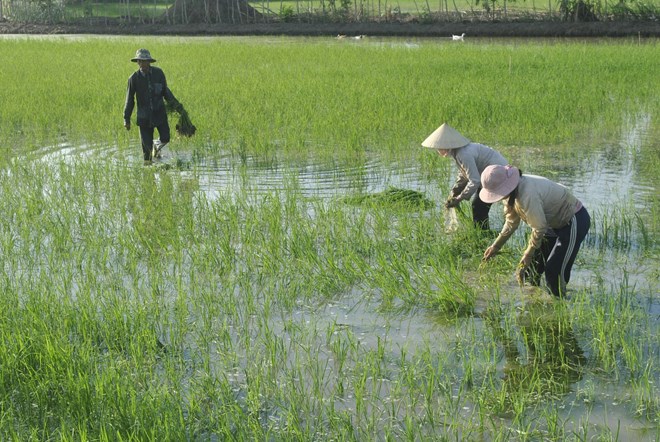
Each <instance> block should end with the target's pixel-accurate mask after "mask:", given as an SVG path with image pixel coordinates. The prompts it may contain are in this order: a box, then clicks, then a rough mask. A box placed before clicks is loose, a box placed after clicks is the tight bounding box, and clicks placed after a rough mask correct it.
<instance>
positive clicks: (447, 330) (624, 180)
mask: <svg viewBox="0 0 660 442" xmlns="http://www.w3.org/2000/svg"><path fill="white" fill-rule="evenodd" d="M623 124H624V130H623V131H622V134H623V135H622V137H621V139H620V140H619V142H618V143H615V144H612V143H611V142H610V143H604V142H600V140H595V141H594V146H598V148H593V149H590V150H589V152H591V153H590V154H589V156H588V157H584V156H583V157H581V159H580V162H579V164H578V165H577V167H575V164H573V165H572V166H571V167H565V168H562V167H558V168H555V169H553V164H552V160H551V158H550V156H548V157H546V158H545V160H542V161H541V162H540V164H541V166H540V167H541V168H542V169H543V170H546V171H550V172H552V176H551V177H550V178H552V179H553V180H555V181H558V182H561V183H563V184H566V185H567V186H568V187H570V188H571V189H572V190H573V192H574V193H575V195H576V196H578V197H579V198H580V199H581V201H582V202H583V203H584V204H585V206H586V207H587V208H588V209H589V210H590V211H591V212H592V213H595V214H598V213H600V214H606V213H608V210H609V208H612V207H617V206H621V205H624V206H626V207H627V206H629V207H631V210H633V209H640V210H641V209H643V208H644V207H647V205H648V204H649V203H648V202H649V200H651V199H652V198H654V197H657V181H653V180H652V179H650V178H644V177H642V176H640V174H638V173H637V172H636V170H637V169H636V166H637V161H638V156H639V154H640V152H641V151H642V150H643V149H657V148H658V145H657V141H655V140H652V139H651V137H650V135H649V126H650V124H651V122H650V118H648V117H647V116H645V115H643V114H641V115H638V116H634V117H631V118H630V119H627V120H626V121H625V122H624V123H623ZM653 143H656V144H653ZM140 153H141V152H140V147H139V145H138V144H137V143H135V144H133V145H131V146H130V147H129V148H122V149H120V148H118V147H116V146H70V145H60V146H52V147H48V148H44V149H41V150H39V151H36V152H33V153H32V154H31V156H33V158H34V160H35V161H48V162H57V161H76V162H78V161H86V160H90V161H99V158H100V159H102V161H107V162H110V163H114V164H116V165H117V167H125V166H126V165H127V164H128V165H129V166H130V167H141V163H142V159H141V155H140ZM429 154H431V153H429ZM149 167H152V168H153V170H154V172H155V175H156V176H158V175H159V174H165V173H168V174H180V175H181V176H182V177H184V178H190V179H194V181H195V182H196V183H198V188H199V192H200V194H201V195H202V196H203V197H204V198H207V199H210V200H215V199H218V198H219V197H220V196H231V195H234V194H237V193H241V192H246V191H247V192H248V193H250V194H257V195H259V194H271V193H273V192H277V191H283V193H285V192H284V191H285V190H288V189H291V188H292V186H293V188H295V189H297V191H299V192H300V194H301V195H303V196H304V197H307V198H311V199H315V200H318V201H328V202H331V201H333V200H335V199H336V198H338V197H341V196H344V195H351V194H355V193H356V192H361V193H375V192H380V191H383V190H385V189H387V188H389V187H398V188H403V189H413V190H418V191H420V192H423V193H424V194H426V195H427V196H428V197H429V198H430V199H432V200H434V201H436V202H441V201H443V200H444V193H443V192H446V189H447V188H448V186H449V185H450V184H451V182H452V181H453V178H454V177H453V176H452V175H453V173H454V172H453V170H452V173H451V174H449V175H448V176H447V178H446V182H437V181H435V182H433V181H432V180H431V181H429V179H428V177H426V176H423V174H422V172H421V169H422V168H420V166H419V165H418V164H415V163H414V162H412V161H410V160H391V159H384V158H381V157H379V156H378V155H377V154H375V153H371V154H368V155H366V156H365V157H364V159H363V161H362V162H360V163H356V162H336V161H333V162H320V161H319V162H315V161H314V160H307V161H305V162H288V163H287V162H286V161H283V160H278V159H269V160H264V159H263V158H257V157H243V158H239V157H237V156H235V155H231V154H229V153H227V154H226V155H220V156H214V157H213V158H212V159H205V158H193V156H192V155H191V154H189V153H187V152H173V151H165V152H164V157H163V158H162V159H161V160H159V161H158V162H156V164H154V165H153V166H149ZM528 169H529V167H528ZM527 172H529V173H535V172H536V171H535V170H527ZM536 173H538V172H536ZM491 219H492V222H493V224H494V225H496V226H497V225H501V222H502V215H501V210H500V209H499V207H498V206H497V205H495V206H494V208H493V210H491ZM519 230H521V231H524V230H525V228H524V227H523V228H521V229H519ZM597 230H598V225H597V223H595V225H592V232H591V233H590V234H593V235H598V232H597ZM518 236H519V240H521V239H520V238H522V236H523V233H522V232H518ZM637 241H639V238H636V237H633V238H632V244H630V245H629V247H627V248H626V249H624V250H619V251H615V252H614V253H612V254H611V255H609V258H606V259H611V262H607V261H606V262H604V263H601V264H602V265H605V266H607V269H602V268H594V267H593V266H591V265H589V264H588V261H589V252H588V250H586V248H585V250H584V251H583V252H581V258H582V261H583V262H582V263H577V264H576V266H575V269H574V275H573V279H572V281H571V287H570V288H571V289H572V290H581V289H588V288H589V287H590V285H592V284H595V283H596V282H595V281H596V280H598V281H599V283H600V284H604V286H605V287H610V288H614V289H615V290H616V288H618V287H620V286H621V285H622V284H626V285H628V286H633V287H635V288H637V289H638V292H639V299H638V301H639V304H640V306H641V307H642V308H644V309H645V310H646V311H647V313H648V315H649V318H650V320H651V321H653V322H654V323H655V324H656V327H658V326H660V325H659V324H660V297H658V256H657V254H656V253H655V249H653V250H652V253H651V254H650V256H649V254H640V253H638V252H637V249H638V248H639V247H638V244H636V242H637ZM622 256H625V259H622ZM510 288H511V290H512V292H513V291H514V290H515V285H514V284H513V283H512V284H511V286H510ZM514 298H515V297H514ZM512 302H515V299H513V300H512ZM483 308H484V305H483V304H478V305H477V315H476V316H475V317H470V318H465V319H463V320H458V321H454V322H449V323H442V322H438V320H437V318H432V317H428V316H427V315H426V314H424V313H415V312H412V313H409V314H404V315H398V316H397V315H394V316H387V317H383V315H382V314H379V313H378V312H377V311H376V309H375V308H373V306H371V305H370V304H369V300H368V299H365V297H363V296H362V295H361V294H359V293H351V292H349V293H346V294H345V295H343V296H341V297H338V298H336V299H334V300H333V301H332V302H328V303H327V305H324V306H320V307H319V306H314V307H313V308H311V307H301V308H300V310H299V311H296V312H293V315H292V319H293V320H295V321H299V322H300V323H301V324H314V326H315V327H318V328H320V329H323V328H324V327H329V326H331V325H332V324H335V327H337V333H342V330H350V332H351V333H352V334H353V335H354V336H356V337H357V339H358V340H359V341H360V343H361V345H364V346H366V347H368V348H374V347H375V346H376V345H378V342H379V341H381V342H385V341H387V342H388V343H389V345H390V346H392V348H401V349H404V348H405V349H407V351H408V353H414V352H415V350H416V348H418V347H423V346H427V345H429V340H435V342H434V343H433V344H432V348H433V349H435V350H436V351H450V350H451V348H450V345H451V343H452V340H453V339H455V338H456V334H457V333H460V330H464V329H465V326H466V324H467V326H468V328H469V327H473V328H474V329H476V330H477V333H478V331H479V330H480V329H484V328H485V327H486V325H485V324H484V322H483V321H482V320H481V319H480V318H479V312H480V311H481V310H483ZM521 308H522V306H521ZM523 316H524V312H523V311H522V310H521V317H523ZM272 327H273V329H274V330H279V333H280V334H281V335H283V336H286V335H287V333H286V331H285V330H283V329H282V326H281V325H280V324H273V325H272ZM578 341H579V337H578ZM652 354H653V352H652ZM656 354H657V353H656ZM326 357H328V358H329V359H330V358H331V357H332V356H331V355H326ZM510 364H511V361H507V360H503V361H502V362H501V365H500V369H501V370H503V373H504V372H505V369H506V367H509V369H510ZM517 369H524V367H518V368H517ZM234 376H236V378H237V379H236V381H237V382H239V381H240V379H238V378H239V377H240V376H241V374H240V373H239V372H236V373H235V374H234ZM656 381H658V380H657V379H656ZM567 382H569V387H570V388H569V389H568V391H566V392H563V395H564V399H563V400H562V401H561V402H560V405H559V408H560V414H563V416H564V418H566V419H569V422H568V423H567V426H568V427H569V428H578V425H579V423H578V422H577V421H579V420H580V419H581V418H582V416H584V415H586V414H587V409H588V410H589V411H588V413H590V416H591V418H590V422H593V425H594V426H601V427H609V428H612V429H616V428H617V427H618V428H619V437H620V440H654V439H653V438H654V437H655V434H656V433H655V432H654V431H653V428H651V427H649V423H648V422H644V421H636V420H635V419H633V418H632V417H631V413H630V410H629V409H628V404H627V403H626V401H625V400H624V399H622V398H626V397H629V396H630V392H629V391H628V390H627V387H626V386H622V385H618V384H616V383H606V382H603V381H602V380H599V379H597V378H596V377H593V376H590V375H585V376H584V377H582V376H580V377H576V378H570V379H568V381H567ZM385 384H386V383H385ZM383 389H384V391H386V390H387V385H384V387H383ZM585 397H589V398H590V402H589V404H587V403H586V402H585ZM351 401H352V399H351V397H350V396H349V397H347V398H345V402H346V403H344V404H338V406H345V407H352V403H351ZM472 412H473V410H471V409H470V407H467V408H466V409H464V413H465V418H466V419H469V416H470V415H471V413H472Z"/></svg>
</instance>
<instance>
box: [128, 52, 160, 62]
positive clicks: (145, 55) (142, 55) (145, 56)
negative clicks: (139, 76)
mask: <svg viewBox="0 0 660 442" xmlns="http://www.w3.org/2000/svg"><path fill="white" fill-rule="evenodd" d="M138 60H145V61H150V62H151V63H154V62H155V61H156V60H155V59H153V58H151V53H150V52H149V50H148V49H138V50H137V51H135V57H133V58H131V61H134V62H137V61H138Z"/></svg>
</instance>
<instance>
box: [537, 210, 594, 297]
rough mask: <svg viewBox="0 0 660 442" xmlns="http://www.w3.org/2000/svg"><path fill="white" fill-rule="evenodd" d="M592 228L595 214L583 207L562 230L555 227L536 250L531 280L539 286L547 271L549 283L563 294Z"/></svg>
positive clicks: (560, 294)
mask: <svg viewBox="0 0 660 442" xmlns="http://www.w3.org/2000/svg"><path fill="white" fill-rule="evenodd" d="M589 227H591V217H590V216H589V212H587V209H585V208H584V207H583V208H581V209H580V210H579V211H578V212H577V213H576V214H575V215H573V218H571V221H570V222H569V223H568V224H567V225H566V226H564V227H562V228H560V229H554V230H552V231H551V232H552V233H554V235H553V234H552V233H550V234H546V236H545V237H544V238H543V242H542V243H541V247H539V248H538V249H537V250H536V253H535V254H534V258H533V260H532V264H531V266H530V270H529V272H528V273H527V277H526V279H527V281H529V282H530V283H531V284H533V285H539V283H540V280H541V275H542V274H543V273H545V282H546V283H547V284H548V288H549V289H550V291H551V292H552V294H553V295H555V296H562V295H563V291H564V290H565V287H566V284H568V281H570V279H571V269H572V268H573V263H574V262H575V257H576V256H577V253H578V251H579V250H580V245H581V244H582V241H584V238H585V236H587V232H589Z"/></svg>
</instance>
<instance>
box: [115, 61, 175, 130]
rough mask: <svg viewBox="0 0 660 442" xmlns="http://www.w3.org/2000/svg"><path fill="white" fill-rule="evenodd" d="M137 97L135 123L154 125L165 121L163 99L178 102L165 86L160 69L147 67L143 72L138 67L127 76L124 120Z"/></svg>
mask: <svg viewBox="0 0 660 442" xmlns="http://www.w3.org/2000/svg"><path fill="white" fill-rule="evenodd" d="M136 98H137V125H138V126H151V127H156V126H160V125H162V124H165V123H166V122H167V110H166V109H165V101H164V100H167V102H168V103H169V102H173V103H178V102H177V100H176V98H175V97H174V94H172V91H170V89H169V88H168V87H167V80H166V79H165V73H164V72H163V70H162V69H160V68H157V67H155V66H150V67H149V72H148V73H147V74H143V73H142V72H141V71H140V70H139V69H138V70H137V71H136V72H134V73H133V74H132V75H131V76H130V77H128V87H127V89H126V103H125V105H124V121H130V119H131V115H132V114H133V108H134V107H135V100H136Z"/></svg>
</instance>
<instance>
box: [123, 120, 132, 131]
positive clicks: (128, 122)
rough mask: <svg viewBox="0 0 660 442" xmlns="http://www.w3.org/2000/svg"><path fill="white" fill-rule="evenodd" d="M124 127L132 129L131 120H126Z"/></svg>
mask: <svg viewBox="0 0 660 442" xmlns="http://www.w3.org/2000/svg"><path fill="white" fill-rule="evenodd" d="M124 127H125V128H126V130H131V122H130V121H124Z"/></svg>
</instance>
